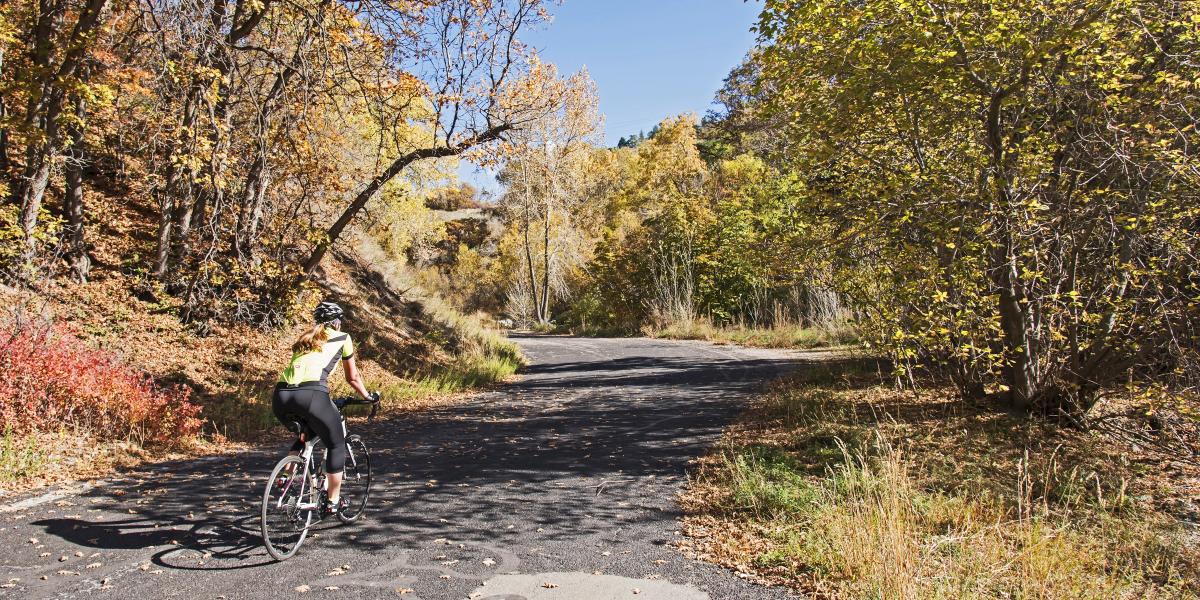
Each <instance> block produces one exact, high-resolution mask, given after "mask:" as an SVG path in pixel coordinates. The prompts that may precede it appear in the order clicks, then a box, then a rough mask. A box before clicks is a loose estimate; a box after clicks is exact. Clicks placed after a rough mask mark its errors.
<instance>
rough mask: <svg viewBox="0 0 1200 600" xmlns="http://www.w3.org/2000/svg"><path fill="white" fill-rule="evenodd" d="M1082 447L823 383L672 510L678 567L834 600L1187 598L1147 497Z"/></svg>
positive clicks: (1177, 544)
mask: <svg viewBox="0 0 1200 600" xmlns="http://www.w3.org/2000/svg"><path fill="white" fill-rule="evenodd" d="M1139 473H1140V472H1139V470H1138V469H1135V468H1132V467H1131V461H1130V459H1129V456H1128V455H1127V454H1125V453H1123V452H1122V451H1119V450H1117V449H1115V448H1114V447H1112V445H1111V444H1109V443H1107V442H1106V441H1105V440H1102V439H1096V438H1094V437H1093V436H1090V435H1088V434H1086V433H1084V432H1077V431H1064V430H1061V429H1057V428H1052V427H1050V426H1041V425H1036V424H1033V425H1031V424H1029V423H1028V421H1026V420H1025V419H1024V418H1022V417H1019V416H1015V415H1007V414H1002V413H998V412H996V411H993V410H985V409H983V408H973V407H969V406H964V405H963V404H962V403H961V402H957V401H951V400H948V399H946V398H942V397H940V395H939V394H937V393H936V392H927V393H924V394H922V395H919V396H914V395H913V394H912V393H911V392H909V393H900V392H894V391H891V390H890V389H883V388H879V387H874V386H861V385H846V382H845V381H843V382H842V383H840V384H839V383H838V382H836V381H833V380H830V379H828V378H822V379H819V380H816V381H814V380H807V381H801V382H791V383H790V384H787V385H782V386H780V387H778V388H777V389H775V390H774V391H772V392H771V393H770V394H769V395H768V396H767V398H766V399H765V401H764V403H763V404H762V405H761V406H760V407H759V408H757V409H755V410H754V411H753V412H752V413H751V414H750V415H749V416H748V418H747V419H746V420H745V421H744V422H743V423H742V424H741V426H740V427H739V428H738V429H736V430H734V432H732V433H731V434H730V436H729V437H728V438H727V440H726V442H725V444H724V446H723V447H722V448H721V449H720V450H719V451H718V452H716V453H715V454H714V455H713V456H711V457H709V459H708V460H707V462H706V464H705V466H704V467H703V468H702V469H701V470H700V471H699V472H698V474H697V475H696V476H695V477H694V478H693V481H692V484H691V486H690V489H689V492H688V494H687V496H686V497H685V503H686V504H687V505H688V507H689V509H690V511H691V513H692V516H691V517H689V521H688V530H689V532H690V533H691V534H692V535H693V536H697V539H696V540H693V542H692V543H691V545H692V548H693V550H695V551H696V552H697V553H698V554H700V555H703V556H705V557H707V558H710V559H712V560H716V561H717V562H721V563H724V564H727V565H729V566H733V567H737V568H739V569H742V570H750V571H753V572H755V573H756V574H757V576H758V577H759V578H761V579H763V580H766V581H768V582H775V583H784V584H788V585H791V586H793V587H796V588H800V589H804V590H806V591H809V592H810V593H814V594H818V595H825V596H833V597H846V598H922V599H923V598H1062V599H1075V598H1096V599H1100V598H1130V597H1155V598H1195V597H1197V593H1198V587H1197V582H1198V581H1200V579H1198V578H1197V574H1198V573H1197V564H1198V562H1197V556H1196V551H1195V549H1194V548H1189V545H1188V544H1187V542H1186V541H1185V537H1184V529H1183V527H1182V525H1181V524H1180V522H1179V521H1178V520H1177V519H1176V518H1174V517H1172V516H1171V515H1169V514H1167V513H1166V512H1164V511H1163V510H1162V508H1161V506H1160V505H1158V504H1156V503H1155V502H1153V501H1152V500H1151V498H1152V497H1153V496H1152V492H1153V493H1162V491H1163V487H1164V483H1163V481H1161V480H1159V479H1154V480H1150V479H1147V478H1145V477H1144V476H1142V475H1140V474H1139Z"/></svg>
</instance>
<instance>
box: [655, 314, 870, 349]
mask: <svg viewBox="0 0 1200 600" xmlns="http://www.w3.org/2000/svg"><path fill="white" fill-rule="evenodd" d="M642 333H643V334H644V335H646V336H647V337H653V338H664V339H672V340H706V341H709V342H716V343H725V344H737V345H739V346H749V347H752V348H799V349H808V348H829V347H834V346H845V345H850V344H855V343H857V342H858V337H857V336H856V335H855V333H854V331H853V330H852V329H851V328H850V327H848V326H846V327H837V328H821V327H803V326H800V325H795V324H784V325H778V326H775V327H752V326H746V325H724V326H722V325H714V324H713V323H712V322H711V321H708V320H704V319H700V320H696V321H692V322H683V323H672V324H670V325H666V326H661V327H647V328H645V329H643V331H642Z"/></svg>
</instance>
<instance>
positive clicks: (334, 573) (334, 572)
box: [325, 569, 346, 577]
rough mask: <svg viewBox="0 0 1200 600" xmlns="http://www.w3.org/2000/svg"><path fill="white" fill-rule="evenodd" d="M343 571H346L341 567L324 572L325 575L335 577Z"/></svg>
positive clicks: (343, 572)
mask: <svg viewBox="0 0 1200 600" xmlns="http://www.w3.org/2000/svg"><path fill="white" fill-rule="evenodd" d="M345 573H346V572H345V571H343V570H341V569H334V570H332V571H330V572H328V573H326V574H325V576H326V577H337V576H338V575H344V574H345Z"/></svg>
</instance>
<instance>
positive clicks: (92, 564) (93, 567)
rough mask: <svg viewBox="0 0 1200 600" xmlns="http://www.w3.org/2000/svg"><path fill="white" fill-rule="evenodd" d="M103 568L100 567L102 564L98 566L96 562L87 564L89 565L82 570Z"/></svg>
mask: <svg viewBox="0 0 1200 600" xmlns="http://www.w3.org/2000/svg"><path fill="white" fill-rule="evenodd" d="M103 566H104V565H102V564H100V563H98V562H97V563H89V564H88V565H87V566H86V567H84V568H85V569H99V568H100V567H103Z"/></svg>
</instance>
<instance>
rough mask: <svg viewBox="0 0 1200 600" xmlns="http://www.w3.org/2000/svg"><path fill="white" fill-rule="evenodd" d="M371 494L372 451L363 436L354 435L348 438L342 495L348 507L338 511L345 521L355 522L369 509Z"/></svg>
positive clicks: (340, 517)
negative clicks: (368, 503) (364, 441)
mask: <svg viewBox="0 0 1200 600" xmlns="http://www.w3.org/2000/svg"><path fill="white" fill-rule="evenodd" d="M370 495H371V453H370V452H369V451H368V450H367V445H366V444H364V443H363V441H362V438H360V437H358V436H357V435H352V436H350V437H349V438H348V439H346V470H345V472H344V475H342V491H341V497H342V498H344V499H345V500H346V508H345V509H344V510H342V511H341V512H339V513H338V519H340V520H341V521H342V522H343V523H353V522H355V521H357V520H358V518H359V517H361V516H362V514H363V513H364V512H366V510H367V499H368V498H369V497H370Z"/></svg>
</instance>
